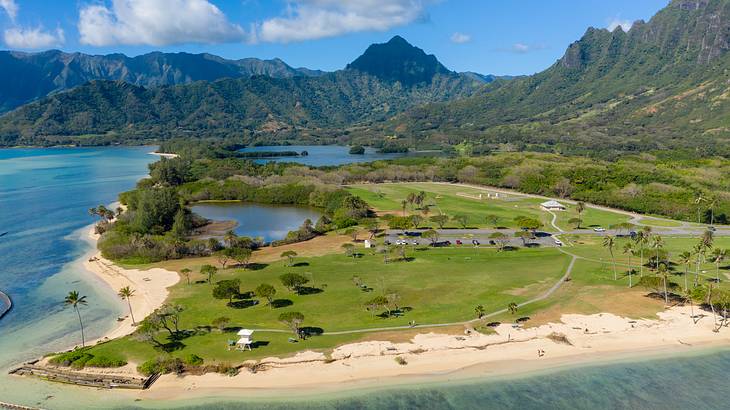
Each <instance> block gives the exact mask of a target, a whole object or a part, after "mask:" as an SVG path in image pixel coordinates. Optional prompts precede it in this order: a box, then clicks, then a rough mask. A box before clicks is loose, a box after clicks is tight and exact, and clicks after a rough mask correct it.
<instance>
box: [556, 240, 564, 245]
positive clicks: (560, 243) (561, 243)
mask: <svg viewBox="0 0 730 410" xmlns="http://www.w3.org/2000/svg"><path fill="white" fill-rule="evenodd" d="M555 245H557V246H563V241H561V240H560V239H557V238H556V239H555Z"/></svg>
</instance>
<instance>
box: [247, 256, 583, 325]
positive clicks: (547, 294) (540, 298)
mask: <svg viewBox="0 0 730 410" xmlns="http://www.w3.org/2000/svg"><path fill="white" fill-rule="evenodd" d="M564 253H565V254H566V255H570V256H571V257H572V259H571V260H570V264H569V265H568V268H567V269H566V270H565V274H563V276H562V277H561V278H560V280H558V281H557V282H556V283H555V284H554V285H553V286H552V287H551V288H550V289H548V290H547V292H545V293H543V294H542V295H540V296H537V297H535V298H533V299H530V300H528V301H525V302H522V303H518V304H517V307H518V308H521V307H523V306H527V305H529V304H532V303H535V302H540V301H543V300H545V299H547V298H549V297H550V296H552V295H553V294H554V293H555V292H556V291H557V290H558V289H560V286H562V285H563V283H565V281H566V280H567V279H568V277H570V273H571V272H572V271H573V266H574V265H575V261H576V260H577V259H580V258H581V257H579V256H576V255H572V254H570V253H567V252H564ZM507 310H508V309H500V310H497V311H495V312H492V313H488V314H486V315H483V316H482V317H481V318H478V319H471V320H467V321H463V322H450V323H432V324H422V325H415V326H391V327H374V328H368V329H354V330H342V331H338V332H322V333H321V334H322V335H330V336H332V335H348V334H356V333H372V332H383V331H390V330H406V329H423V328H434V327H449V326H462V325H468V324H470V323H474V322H478V321H480V320H483V319H486V318H490V317H494V316H497V315H501V314H503V313H507ZM253 330H255V331H257V332H269V333H291V330H282V329H253Z"/></svg>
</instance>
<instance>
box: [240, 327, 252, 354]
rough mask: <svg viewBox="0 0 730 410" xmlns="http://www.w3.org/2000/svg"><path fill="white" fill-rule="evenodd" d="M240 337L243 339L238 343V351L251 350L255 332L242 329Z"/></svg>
mask: <svg viewBox="0 0 730 410" xmlns="http://www.w3.org/2000/svg"><path fill="white" fill-rule="evenodd" d="M238 336H240V337H241V338H240V339H238V341H237V342H236V349H238V350H246V348H247V347H248V350H251V344H252V343H253V330H251V329H241V330H239V331H238Z"/></svg>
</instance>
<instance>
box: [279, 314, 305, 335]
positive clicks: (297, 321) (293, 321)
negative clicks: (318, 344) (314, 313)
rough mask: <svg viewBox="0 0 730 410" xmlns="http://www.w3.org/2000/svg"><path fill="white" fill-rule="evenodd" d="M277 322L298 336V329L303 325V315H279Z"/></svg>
mask: <svg viewBox="0 0 730 410" xmlns="http://www.w3.org/2000/svg"><path fill="white" fill-rule="evenodd" d="M279 322H281V323H283V324H284V325H286V326H287V327H289V328H290V329H291V330H292V331H293V332H294V334H295V335H296V336H299V327H300V326H301V325H302V323H304V315H303V314H301V313H300V312H284V313H282V314H280V315H279Z"/></svg>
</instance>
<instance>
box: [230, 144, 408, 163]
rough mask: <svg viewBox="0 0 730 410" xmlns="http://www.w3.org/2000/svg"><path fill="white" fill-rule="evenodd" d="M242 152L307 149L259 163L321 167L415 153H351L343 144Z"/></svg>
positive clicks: (265, 148) (367, 149)
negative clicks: (295, 154) (298, 155)
mask: <svg viewBox="0 0 730 410" xmlns="http://www.w3.org/2000/svg"><path fill="white" fill-rule="evenodd" d="M241 151H242V152H262V151H265V152H282V151H296V152H299V153H301V152H302V151H307V152H308V153H309V155H307V156H305V157H281V158H265V159H257V160H256V162H258V163H265V162H269V161H275V162H296V163H299V164H304V165H310V166H314V167H320V166H325V165H342V164H349V163H355V162H372V161H378V160H383V159H394V158H400V157H403V156H408V155H413V154H409V153H393V154H379V153H377V152H376V150H375V149H374V148H365V154H364V155H350V147H346V146H342V145H281V146H262V147H250V148H244V149H242V150H241Z"/></svg>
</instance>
